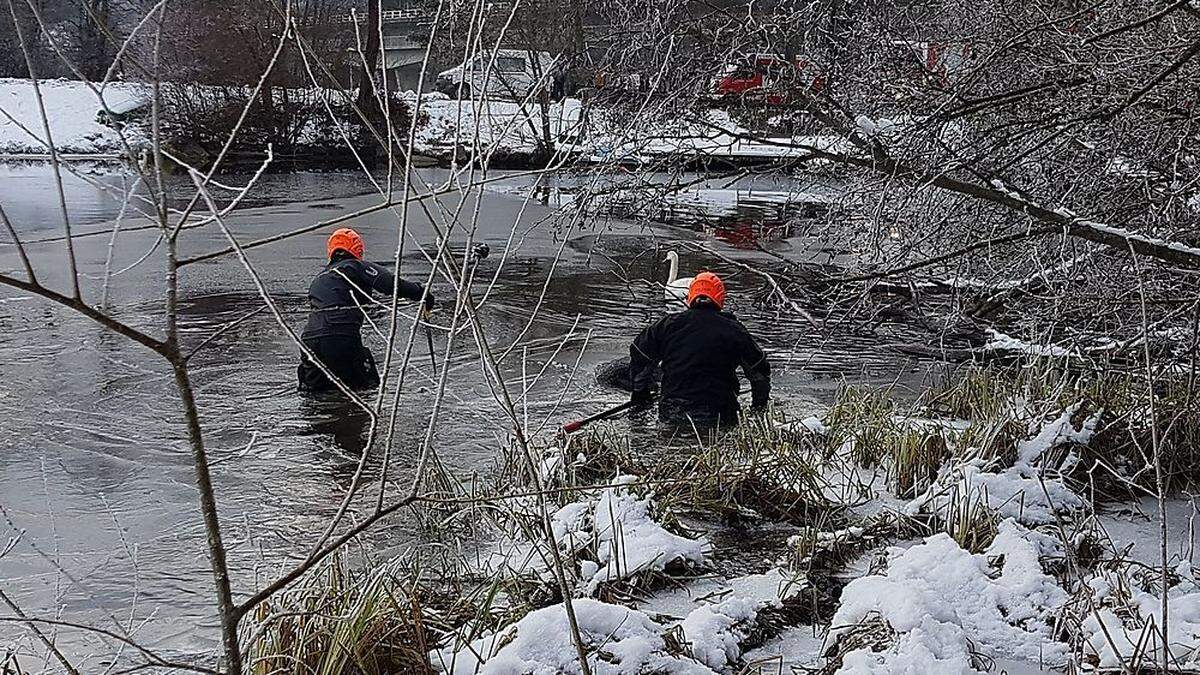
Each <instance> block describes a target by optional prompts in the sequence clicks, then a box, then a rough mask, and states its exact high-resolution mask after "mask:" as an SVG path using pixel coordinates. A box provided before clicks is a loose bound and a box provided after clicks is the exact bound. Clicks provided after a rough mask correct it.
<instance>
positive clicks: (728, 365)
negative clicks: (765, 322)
mask: <svg viewBox="0 0 1200 675" xmlns="http://www.w3.org/2000/svg"><path fill="white" fill-rule="evenodd" d="M629 361H630V363H629V370H630V372H631V373H633V397H634V400H649V397H650V396H651V393H652V392H653V390H654V366H655V365H657V364H659V363H661V364H662V393H661V396H660V398H659V402H658V414H659V418H660V419H662V420H663V421H664V422H669V423H672V424H688V423H689V420H690V422H692V423H695V424H696V425H697V426H724V425H731V424H736V423H737V419H738V410H739V408H738V400H737V395H738V378H737V369H738V368H739V367H740V368H741V369H742V372H743V373H744V374H745V375H746V379H748V380H749V381H750V391H751V404H752V405H753V407H755V408H760V407H762V406H765V405H766V404H767V400H768V398H769V397H770V395H771V365H770V364H769V363H768V362H767V356H766V354H764V353H763V351H762V349H759V347H758V344H757V343H755V342H754V338H752V337H750V333H749V332H748V331H747V330H746V327H745V326H743V325H742V324H741V322H740V321H738V320H737V318H736V317H734V316H733V315H732V314H727V313H725V312H722V311H720V310H719V309H717V307H716V305H712V304H708V303H698V304H696V305H694V306H693V307H692V308H690V309H688V310H686V311H683V312H678V313H675V314H668V315H667V316H664V317H663V318H661V319H659V320H658V321H657V322H655V323H654V324H653V325H651V326H650V327H648V328H646V330H644V331H642V334H641V335H639V336H638V337H637V339H636V340H634V341H633V345H632V346H631V347H630V348H629Z"/></svg>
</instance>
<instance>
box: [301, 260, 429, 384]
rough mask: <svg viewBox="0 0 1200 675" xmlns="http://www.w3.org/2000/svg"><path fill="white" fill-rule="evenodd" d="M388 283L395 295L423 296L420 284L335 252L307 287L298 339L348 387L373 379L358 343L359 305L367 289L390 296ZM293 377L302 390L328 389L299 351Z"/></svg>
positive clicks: (366, 354) (365, 353)
mask: <svg viewBox="0 0 1200 675" xmlns="http://www.w3.org/2000/svg"><path fill="white" fill-rule="evenodd" d="M393 285H395V286H396V287H397V288H398V291H399V295H400V297H401V298H406V299H408V300H420V299H421V298H423V297H424V296H425V289H423V288H421V285H420V284H414V283H412V282H410V281H404V280H403V279H396V277H395V275H393V274H392V273H391V272H389V271H388V270H386V269H384V268H382V267H380V266H379V265H376V264H374V263H369V262H364V261H362V260H359V259H358V258H355V257H354V256H352V255H350V254H349V253H346V252H344V251H337V252H336V253H334V256H333V258H332V259H331V260H330V261H329V264H328V265H326V266H325V269H324V270H322V271H321V273H320V274H318V275H317V277H316V278H315V279H313V281H312V284H310V285H309V287H308V303H309V306H310V308H311V311H310V312H309V315H308V323H307V324H305V326H304V332H303V333H301V335H300V340H301V341H302V342H303V343H304V346H306V347H308V349H309V350H311V351H312V353H313V354H314V355H315V356H316V357H317V359H319V360H320V361H321V363H323V364H325V367H326V368H328V369H329V370H330V372H332V373H333V374H334V375H336V376H337V377H338V378H339V379H340V380H342V382H344V383H345V384H346V386H348V387H350V388H351V389H364V388H368V387H373V386H375V385H377V384H379V372H378V371H377V370H376V369H375V358H374V357H373V356H371V351H370V350H369V349H367V348H366V347H365V346H363V343H362V334H361V332H360V331H361V329H362V324H363V316H364V315H363V309H362V308H365V307H366V306H367V305H368V304H369V303H370V302H371V299H370V294H371V292H372V291H374V292H376V293H379V294H380V295H383V296H387V297H391V295H392V287H393ZM297 377H298V378H299V380H300V388H301V389H304V390H307V391H328V390H331V389H334V385H333V383H332V382H330V381H329V379H328V378H327V377H325V373H322V372H321V370H320V368H318V367H317V366H316V364H314V363H312V362H311V361H310V360H309V359H308V357H307V356H306V355H304V354H301V356H300V367H299V368H298V369H297Z"/></svg>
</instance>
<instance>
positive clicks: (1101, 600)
mask: <svg viewBox="0 0 1200 675" xmlns="http://www.w3.org/2000/svg"><path fill="white" fill-rule="evenodd" d="M1173 576H1175V577H1178V579H1179V582H1178V583H1176V584H1175V585H1174V586H1172V587H1171V588H1170V590H1169V592H1168V593H1167V603H1168V610H1167V612H1168V616H1169V618H1170V620H1169V621H1168V622H1167V632H1168V633H1169V636H1168V638H1169V642H1170V645H1171V653H1170V658H1171V663H1172V664H1173V665H1174V667H1176V668H1178V669H1179V670H1180V671H1184V672H1194V671H1196V670H1200V585H1197V583H1196V578H1195V573H1194V572H1193V570H1192V566H1191V563H1189V562H1188V561H1186V560H1184V561H1181V562H1179V563H1178V564H1177V565H1176V567H1175V569H1174V570H1173ZM1157 584H1158V577H1157V575H1154V576H1153V578H1152V579H1148V578H1146V577H1145V576H1143V577H1142V578H1141V579H1136V578H1131V575H1130V574H1129V572H1128V571H1122V572H1106V573H1101V574H1100V575H1097V576H1095V577H1093V578H1092V579H1090V580H1089V581H1088V589H1089V591H1090V592H1091V593H1092V594H1093V597H1092V599H1091V600H1090V601H1089V605H1090V606H1092V607H1095V609H1094V610H1092V611H1091V612H1090V613H1088V614H1087V616H1086V617H1085V618H1084V620H1083V622H1082V623H1081V624H1080V638H1081V642H1082V649H1081V651H1082V656H1083V659H1084V660H1085V661H1087V662H1089V663H1091V664H1092V665H1095V666H1097V667H1099V668H1103V669H1112V670H1114V671H1115V670H1118V669H1121V668H1122V667H1126V666H1132V665H1135V664H1137V663H1158V662H1159V661H1160V659H1161V658H1162V642H1161V633H1162V628H1161V626H1162V600H1161V598H1162V596H1161V595H1160V591H1159V589H1158V588H1157ZM1096 605H1099V606H1098V607H1096Z"/></svg>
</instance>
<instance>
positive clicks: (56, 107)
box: [0, 78, 150, 155]
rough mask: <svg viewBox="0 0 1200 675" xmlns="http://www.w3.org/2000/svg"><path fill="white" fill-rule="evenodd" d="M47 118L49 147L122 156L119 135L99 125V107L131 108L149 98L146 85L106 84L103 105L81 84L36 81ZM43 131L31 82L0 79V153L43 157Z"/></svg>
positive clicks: (45, 145) (74, 152)
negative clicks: (52, 141)
mask: <svg viewBox="0 0 1200 675" xmlns="http://www.w3.org/2000/svg"><path fill="white" fill-rule="evenodd" d="M38 86H39V89H40V91H41V94H42V98H43V99H44V101H45V106H46V114H47V116H48V117H49V118H50V120H49V121H50V133H51V136H52V137H53V139H54V146H55V148H56V149H57V150H58V151H59V152H60V153H63V154H70V155H114V154H118V153H121V152H122V147H121V135H120V133H118V132H117V130H116V129H113V128H112V127H108V126H105V125H104V124H101V122H100V117H99V113H100V112H101V111H103V109H104V105H107V106H108V108H109V109H110V110H114V111H126V110H130V109H133V108H136V107H137V106H138V105H140V104H141V102H142V101H144V100H145V99H147V98H148V97H149V95H150V93H149V91H148V89H147V87H146V85H142V84H133V83H124V82H119V83H112V84H109V85H108V86H107V87H105V88H104V90H103V99H104V103H103V104H102V103H101V100H100V97H99V96H97V95H96V93H95V92H93V91H92V90H91V89H89V88H88V86H87V85H86V84H85V83H83V82H78V81H70V80H43V81H39V82H38ZM45 134H46V132H45V128H44V127H43V125H42V116H41V111H40V109H39V108H38V100H37V96H36V94H35V92H34V87H33V82H32V81H31V80H27V79H17V78H0V154H14V155H45V154H49V152H50V150H49V145H48V143H47V142H46V137H45Z"/></svg>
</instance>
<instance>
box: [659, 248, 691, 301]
mask: <svg viewBox="0 0 1200 675" xmlns="http://www.w3.org/2000/svg"><path fill="white" fill-rule="evenodd" d="M666 260H667V262H669V263H671V269H670V271H668V272H667V287H666V288H665V289H664V290H663V299H664V300H666V301H667V302H670V301H672V300H678V301H680V302H683V303H687V296H688V289H689V288H691V286H692V279H693V278H694V277H684V278H682V279H680V278H678V277H679V254H678V253H676V252H675V251H667V258H666Z"/></svg>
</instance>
